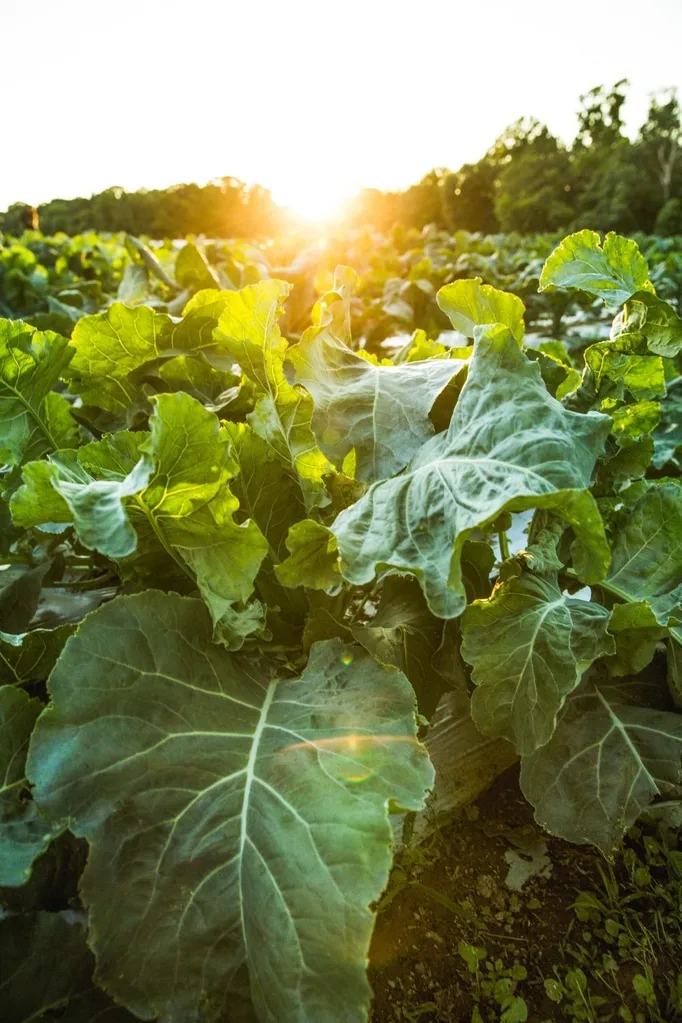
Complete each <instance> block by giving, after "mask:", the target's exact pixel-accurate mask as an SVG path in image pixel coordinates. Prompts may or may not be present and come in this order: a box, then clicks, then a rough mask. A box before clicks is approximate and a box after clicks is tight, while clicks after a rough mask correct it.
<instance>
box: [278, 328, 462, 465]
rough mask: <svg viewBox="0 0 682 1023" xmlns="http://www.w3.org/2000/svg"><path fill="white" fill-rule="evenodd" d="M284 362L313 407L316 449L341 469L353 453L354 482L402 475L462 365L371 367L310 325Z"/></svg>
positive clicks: (326, 332) (326, 330) (454, 362)
mask: <svg viewBox="0 0 682 1023" xmlns="http://www.w3.org/2000/svg"><path fill="white" fill-rule="evenodd" d="M286 357H287V360H288V361H289V362H290V363H291V364H292V366H293V367H294V369H295V372H296V382H297V383H299V384H302V385H303V386H304V387H305V388H306V389H307V390H308V391H309V392H310V394H311V395H312V397H313V400H314V402H315V411H314V413H313V418H312V427H313V432H314V434H315V438H316V440H317V443H318V444H319V446H320V449H321V450H322V451H323V452H324V454H325V455H326V456H327V458H329V459H330V461H332V462H334V464H335V465H336V466H337V467H339V468H340V467H341V465H342V464H343V460H344V458H345V457H346V455H347V454H348V453H349V452H350V451H351V450H353V449H355V456H356V471H355V476H356V478H357V479H359V480H380V479H385V478H386V477H387V476H393V475H395V473H397V472H399V471H400V470H401V469H404V467H405V466H406V465H407V463H408V462H409V460H410V458H411V457H412V456H413V455H414V454H415V452H416V451H418V450H419V448H420V447H421V445H422V444H423V443H424V442H425V441H427V440H428V439H429V437H431V436H433V432H434V430H433V425H432V423H431V421H430V420H429V411H430V409H431V407H432V405H433V403H434V401H435V400H436V398H437V396H438V395H439V394H440V393H441V391H442V390H443V388H444V387H445V386H446V385H447V384H448V383H449V381H450V380H451V379H452V378H453V377H454V376H455V374H456V373H458V372H459V370H460V369H461V368H462V366H463V365H465V360H461V359H459V360H458V359H445V360H443V359H433V360H429V361H422V362H406V363H401V364H399V365H397V366H392V365H391V366H380V365H375V364H373V363H371V362H369V361H368V360H367V359H366V358H362V357H361V356H360V355H357V354H356V353H355V352H353V351H351V349H350V348H348V346H347V345H346V344H344V342H343V341H341V340H339V339H338V338H337V337H335V336H334V334H333V333H332V331H331V329H330V328H328V327H321V328H317V327H311V328H310V329H309V330H307V331H306V332H305V333H304V335H303V337H302V339H301V342H300V344H298V345H295V346H294V347H293V348H290V349H289V351H288V352H287V356H286Z"/></svg>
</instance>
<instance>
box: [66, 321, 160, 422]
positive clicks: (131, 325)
mask: <svg viewBox="0 0 682 1023" xmlns="http://www.w3.org/2000/svg"><path fill="white" fill-rule="evenodd" d="M172 331H173V321H172V320H171V318H170V316H166V315H165V313H157V312H155V311H154V310H153V309H150V308H149V307H148V306H137V307H135V308H129V307H128V306H125V305H123V303H121V302H114V304H113V305H112V306H110V307H109V308H108V309H107V310H106V312H103V313H97V314H96V315H95V316H84V317H82V319H80V320H79V321H78V323H77V324H76V326H75V327H74V329H73V334H72V337H71V343H72V345H73V347H74V348H75V350H76V351H75V355H74V357H73V360H72V362H71V365H70V367H69V374H68V376H69V378H70V380H71V390H72V391H74V392H75V393H76V394H78V395H80V397H81V398H82V400H83V402H85V403H86V404H89V405H96V406H98V407H99V408H103V409H107V410H108V411H109V412H119V413H121V412H125V411H126V410H127V409H128V407H129V406H130V405H131V403H132V402H133V400H134V398H135V397H136V396H137V393H138V388H137V386H136V385H135V384H133V383H132V382H131V381H130V379H129V375H130V373H132V372H133V371H134V370H136V369H139V367H140V366H143V365H144V363H146V362H150V361H151V360H152V359H156V358H158V357H159V356H160V354H161V352H163V351H164V350H165V349H166V348H169V347H170V339H171V334H172Z"/></svg>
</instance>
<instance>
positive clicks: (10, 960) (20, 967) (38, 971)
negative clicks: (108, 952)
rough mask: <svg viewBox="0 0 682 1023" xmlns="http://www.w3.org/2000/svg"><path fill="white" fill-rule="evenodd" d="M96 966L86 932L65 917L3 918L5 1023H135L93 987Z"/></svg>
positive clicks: (0, 958)
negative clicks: (54, 1021) (43, 1022)
mask: <svg viewBox="0 0 682 1023" xmlns="http://www.w3.org/2000/svg"><path fill="white" fill-rule="evenodd" d="M94 966H95V959H94V956H93V954H92V952H91V951H90V949H89V948H88V944H87V927H86V926H85V925H84V924H83V923H80V922H76V921H74V920H73V919H69V918H68V915H67V914H66V913H34V914H28V913H25V914H17V915H13V916H6V917H5V918H4V919H3V920H0V999H1V1000H2V1010H3V1017H2V1018H3V1023H35V1021H37V1020H52V1019H57V1018H58V1019H60V1020H62V1021H63V1023H135V1017H134V1016H131V1014H130V1013H129V1012H128V1011H127V1010H126V1009H123V1008H121V1006H120V1005H115V1004H114V1003H113V1002H112V1001H111V1000H110V999H109V998H108V996H107V995H105V993H104V992H103V991H101V990H100V989H99V988H98V987H96V986H95V984H94V981H93V979H92V971H93V969H94ZM55 1012H58V1013H59V1015H58V1016H55V1015H54V1013H55Z"/></svg>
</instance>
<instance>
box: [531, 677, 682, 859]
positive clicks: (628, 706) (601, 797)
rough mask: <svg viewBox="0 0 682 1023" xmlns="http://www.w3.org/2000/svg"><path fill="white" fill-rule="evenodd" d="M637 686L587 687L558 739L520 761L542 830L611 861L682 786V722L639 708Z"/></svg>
mask: <svg viewBox="0 0 682 1023" xmlns="http://www.w3.org/2000/svg"><path fill="white" fill-rule="evenodd" d="M643 702H646V699H643V698H642V694H641V693H640V692H639V691H638V686H637V684H636V683H621V684H620V685H618V686H604V685H597V686H589V685H588V686H586V687H584V688H581V689H578V690H577V691H576V693H575V695H573V696H572V697H570V698H569V700H568V701H567V703H566V707H565V708H564V711H563V713H562V715H561V717H560V719H559V723H558V725H557V729H556V731H555V733H554V736H553V737H552V739H551V740H550V741H549V742H548V743H547V745H546V746H543V747H542V748H541V749H538V750H536V752H535V753H533V754H532V755H531V756H529V757H525V758H524V759H523V760H522V762H521V788H522V789H523V793H524V795H525V796H526V798H527V799H528V800H529V801H530V802H531V803H532V804H533V805H534V806H535V817H536V820H537V821H538V823H539V824H541V825H542V827H544V828H547V830H548V831H551V832H552V834H553V835H558V836H559V837H560V838H564V839H566V840H567V841H569V842H580V843H592V844H593V845H597V846H599V848H600V849H601V850H602V851H603V852H604V853H605V854H607V855H608V854H610V853H611V852H612V850H613V848H614V846H615V845H616V844H617V843H618V842H619V841H620V839H621V836H622V833H623V831H624V830H625V829H626V828H628V827H629V826H630V825H631V824H634V822H635V821H636V820H637V818H638V817H639V815H640V814H641V813H642V811H643V810H644V809H645V808H646V807H647V806H648V805H649V804H650V803H651V801H652V800H653V799H654V798H655V797H657V796H664V795H666V794H670V793H671V792H672V791H673V789H674V787H675V786H677V785H679V784H680V781H682V773H681V771H680V756H681V755H682V715H680V714H672V713H669V712H667V711H662V710H655V709H653V708H652V707H646V706H638V705H637V704H641V703H643Z"/></svg>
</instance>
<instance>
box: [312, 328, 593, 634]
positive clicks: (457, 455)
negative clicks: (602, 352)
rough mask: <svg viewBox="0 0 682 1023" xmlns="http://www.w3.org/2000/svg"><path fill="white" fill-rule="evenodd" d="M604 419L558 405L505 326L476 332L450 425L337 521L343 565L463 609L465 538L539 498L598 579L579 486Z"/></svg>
mask: <svg viewBox="0 0 682 1023" xmlns="http://www.w3.org/2000/svg"><path fill="white" fill-rule="evenodd" d="M610 422H611V421H610V419H608V417H606V416H601V415H599V414H597V413H590V414H588V415H581V414H579V413H575V412H568V411H567V410H566V409H564V407H563V406H562V405H560V404H559V402H557V401H556V400H555V399H554V398H552V397H551V395H549V394H548V393H547V390H546V389H545V386H544V384H543V382H542V379H541V377H540V370H539V368H538V366H537V364H535V363H531V362H530V361H529V360H528V359H527V358H526V356H525V355H524V354H523V352H522V351H521V349H520V348H519V346H518V344H517V342H516V341H515V339H514V337H513V335H512V334H511V332H510V331H509V330H507V329H506V328H505V327H500V326H498V327H495V328H492V329H489V330H487V331H485V332H483V333H482V334H481V335H480V337H479V338H478V340H477V341H476V345H475V350H474V355H473V357H472V361H471V366H470V369H469V375H468V378H467V382H466V384H465V385H464V387H463V389H462V393H461V395H460V398H459V400H458V402H457V405H456V407H455V411H454V414H453V416H452V420H451V422H450V426H449V428H448V430H447V431H446V432H445V433H442V434H438V435H437V436H435V437H433V438H432V439H431V440H430V441H427V443H426V444H425V445H424V446H423V448H422V449H421V451H419V452H418V454H417V455H415V457H414V458H413V459H412V461H411V462H410V464H409V465H408V467H407V469H406V470H405V472H404V473H403V474H402V475H401V476H398V477H396V478H394V479H390V480H386V481H384V482H381V483H375V484H373V485H372V486H371V487H370V488H369V490H368V491H367V493H366V494H365V495H364V497H362V498H361V499H360V500H359V501H358V502H357V503H356V504H354V505H353V506H352V507H350V508H348V509H346V510H345V511H343V512H341V514H340V515H339V516H338V517H337V518H336V520H335V522H334V524H333V526H332V529H333V532H334V533H335V534H336V536H337V538H338V541H339V550H340V553H341V561H342V565H341V568H342V572H343V574H344V575H345V577H346V578H347V579H348V580H349V581H350V582H352V583H354V584H356V585H364V584H365V583H368V582H370V580H371V579H372V578H374V576H375V575H376V573H377V571H379V570H380V569H381V568H384V567H391V568H395V569H397V570H398V571H404V572H405V571H406V572H411V573H412V574H414V575H416V576H417V578H418V579H419V581H420V584H421V586H422V588H423V590H424V594H425V596H426V599H427V601H428V603H429V607H430V609H431V611H432V612H433V613H434V614H436V615H438V617H441V618H455V617H457V616H458V615H459V614H461V612H462V611H463V610H464V608H465V606H466V595H465V590H464V586H463V582H462V578H461V569H460V552H461V548H462V544H463V543H464V541H465V540H466V539H467V538H469V537H470V536H471V534H472V532H473V530H475V529H481V528H483V527H485V526H486V525H487V524H489V523H491V522H493V521H494V519H495V518H496V517H497V516H498V515H499V514H500V513H501V512H502V511H522V510H525V509H527V508H538V507H539V508H548V509H552V510H554V511H555V512H556V514H557V515H559V516H561V517H562V518H563V519H564V520H565V521H567V522H569V524H570V525H572V526H573V528H574V529H575V531H576V534H577V535H578V536H579V537H581V538H582V539H583V543H584V545H585V548H586V549H588V550H589V551H590V552H591V561H589V562H588V561H586V562H585V564H584V565H583V566H582V567H583V568H584V570H585V571H586V573H587V575H586V577H585V579H586V581H589V579H593V580H596V579H598V578H599V577H600V576H603V574H604V572H605V571H606V568H607V566H608V560H609V552H608V546H607V543H606V538H605V534H604V527H603V524H602V522H601V518H600V516H599V512H598V510H597V506H596V503H595V501H594V499H593V498H592V496H591V495H590V494H589V492H588V491H587V490H586V489H585V488H587V487H588V486H589V484H590V477H591V474H592V470H593V468H594V463H595V461H596V459H597V457H598V455H599V454H600V453H601V451H602V449H603V445H604V440H605V437H606V435H607V433H608V431H609V428H610Z"/></svg>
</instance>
